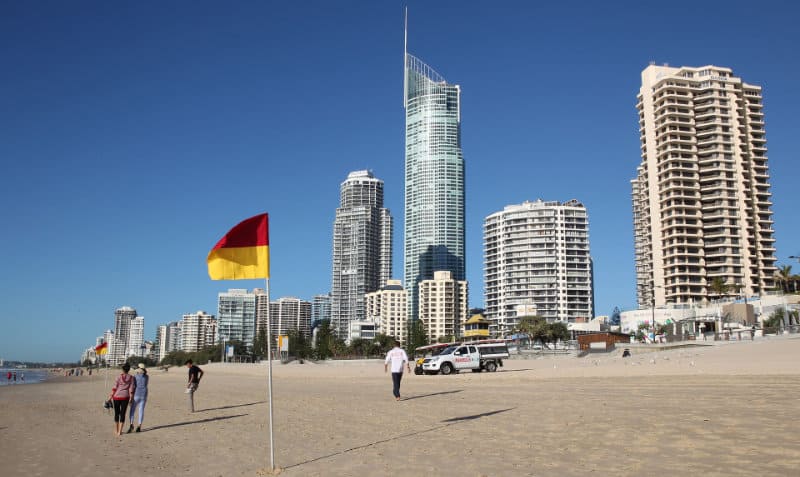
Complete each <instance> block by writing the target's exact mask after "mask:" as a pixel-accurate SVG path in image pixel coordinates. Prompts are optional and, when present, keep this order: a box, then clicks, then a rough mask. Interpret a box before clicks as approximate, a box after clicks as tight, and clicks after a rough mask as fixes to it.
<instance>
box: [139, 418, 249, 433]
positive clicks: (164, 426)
mask: <svg viewBox="0 0 800 477" xmlns="http://www.w3.org/2000/svg"><path fill="white" fill-rule="evenodd" d="M244 416H249V414H234V415H233V416H219V417H209V418H206V419H198V420H197V421H186V422H176V423H174V424H163V425H160V426H153V427H148V428H145V429H144V430H143V431H142V432H149V431H157V430H159V429H168V428H170V427H179V426H188V425H191V424H202V423H204V422H213V421H223V420H226V419H233V418H235V417H244Z"/></svg>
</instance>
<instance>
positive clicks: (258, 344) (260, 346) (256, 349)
mask: <svg viewBox="0 0 800 477" xmlns="http://www.w3.org/2000/svg"><path fill="white" fill-rule="evenodd" d="M253 356H254V357H256V358H260V357H266V356H267V330H266V328H261V329H260V330H258V333H256V336H255V338H254V339H253Z"/></svg>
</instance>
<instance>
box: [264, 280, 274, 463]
mask: <svg viewBox="0 0 800 477" xmlns="http://www.w3.org/2000/svg"><path fill="white" fill-rule="evenodd" d="M265 280H266V282H267V290H266V291H267V362H268V364H269V367H268V369H267V382H268V383H269V384H268V390H269V391H268V393H269V466H270V470H271V471H273V472H274V471H275V442H274V440H273V438H272V330H271V328H272V317H271V316H270V315H271V313H270V300H269V277H268V278H266V279H265Z"/></svg>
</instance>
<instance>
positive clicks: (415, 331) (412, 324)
mask: <svg viewBox="0 0 800 477" xmlns="http://www.w3.org/2000/svg"><path fill="white" fill-rule="evenodd" d="M407 329H408V334H407V336H408V343H407V345H406V348H407V350H406V351H407V352H408V354H409V355H411V356H413V355H414V351H416V350H417V348H419V347H420V346H425V345H427V344H428V337H427V335H426V333H425V326H424V325H423V324H422V321H421V320H411V321H409V322H408V327H407Z"/></svg>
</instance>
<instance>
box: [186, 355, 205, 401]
mask: <svg viewBox="0 0 800 477" xmlns="http://www.w3.org/2000/svg"><path fill="white" fill-rule="evenodd" d="M183 364H185V365H186V367H187V368H189V383H188V384H187V385H186V394H188V395H189V412H194V392H195V391H197V387H198V386H199V385H200V379H202V377H203V370H202V369H200V368H199V367H197V366H195V365H194V363H193V362H192V360H191V359H187V360H186V362H185V363H183Z"/></svg>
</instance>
